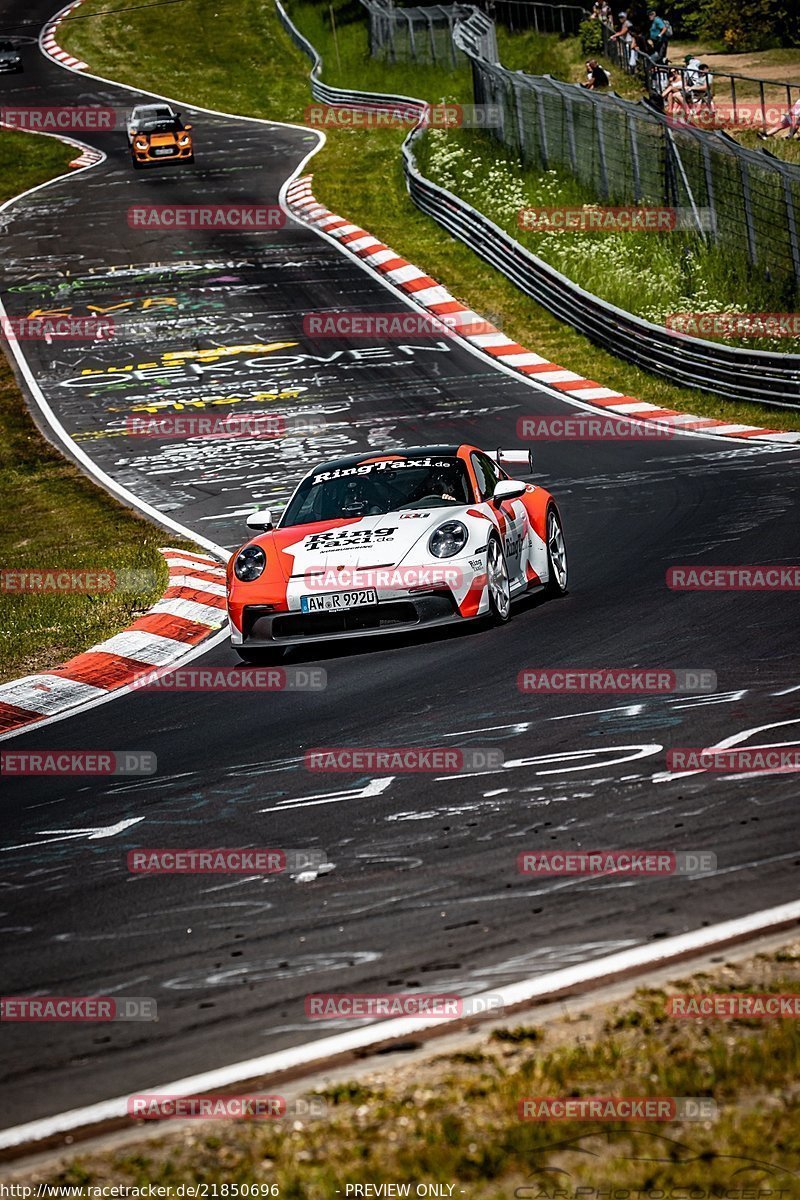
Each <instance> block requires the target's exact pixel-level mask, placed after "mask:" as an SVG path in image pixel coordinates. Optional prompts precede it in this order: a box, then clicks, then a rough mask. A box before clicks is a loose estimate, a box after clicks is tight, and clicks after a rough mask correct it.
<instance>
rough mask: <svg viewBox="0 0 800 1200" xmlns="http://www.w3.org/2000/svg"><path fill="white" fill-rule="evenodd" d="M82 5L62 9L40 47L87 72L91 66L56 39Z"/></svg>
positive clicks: (78, 1) (47, 28) (77, 1)
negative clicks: (68, 19) (63, 26)
mask: <svg viewBox="0 0 800 1200" xmlns="http://www.w3.org/2000/svg"><path fill="white" fill-rule="evenodd" d="M80 4H81V0H74V3H72V4H68V5H67V7H66V8H62V9H61V10H60V12H57V13H56V15H55V16H54V17H53V19H52V20H50V21H48V22H47V24H46V25H45V27H44V29H43V30H42V33H41V37H40V38H39V45H40V46H41V48H42V50H43V51H44V53H45V54H47V55H49V57H50V58H54V59H55V60H56V61H57V62H60V63H63V65H64V66H65V67H72V69H73V70H74V71H85V70H86V69H87V67H88V66H89V64H88V63H85V62H81V60H80V59H79V58H75V57H74V56H73V55H72V54H67V52H66V50H62V49H61V47H60V46H59V44H58V39H57V38H56V30H57V29H58V27H59V25H60V24H61V22H62V21H63V20H64V18H65V17H66V16H68V15H69V14H70V13H71V12H73V10H74V9H76V8H78V7H79V6H80ZM81 165H82V166H83V165H85V164H81Z"/></svg>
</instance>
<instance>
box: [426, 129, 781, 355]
mask: <svg viewBox="0 0 800 1200" xmlns="http://www.w3.org/2000/svg"><path fill="white" fill-rule="evenodd" d="M418 157H419V161H420V165H421V166H422V169H423V170H424V172H425V174H426V175H427V176H428V177H429V178H431V179H433V180H434V181H435V182H437V183H439V184H441V185H442V186H443V187H446V188H448V189H449V190H450V191H452V192H455V193H456V195H458V196H462V197H463V198H464V199H465V200H468V201H469V202H470V203H472V204H473V205H474V206H475V207H476V208H478V209H480V211H481V212H483V213H485V214H486V215H487V216H488V217H490V218H491V219H492V220H493V221H494V222H495V223H496V224H498V225H499V226H500V227H501V228H502V229H505V230H506V232H507V233H509V234H510V235H511V236H512V237H514V238H516V239H517V240H518V241H519V242H520V243H521V244H522V245H524V246H526V247H527V248H528V249H529V250H531V251H532V252H533V253H534V254H537V255H538V256H539V257H540V258H542V259H544V261H545V262H547V263H550V264H551V265H552V266H554V267H556V268H557V269H558V270H559V271H561V272H562V273H563V274H564V275H566V276H568V277H569V278H570V279H573V280H574V281H575V282H576V283H578V284H579V285H580V286H581V287H582V288H584V289H586V290H587V291H589V292H593V293H594V294H595V295H596V296H601V297H602V298H603V299H604V300H607V301H609V303H611V304H615V305H616V306H617V307H618V308H622V309H624V310H625V311H627V312H631V313H635V314H637V315H638V316H641V317H644V318H645V319H646V320H648V321H653V322H655V323H656V324H662V325H663V324H664V321H665V318H666V317H667V316H668V315H669V314H672V313H686V312H689V313H691V312H720V313H731V312H796V311H797V310H798V305H800V292H798V288H797V282H796V281H795V280H791V281H789V280H782V281H781V282H777V281H776V282H771V281H768V280H766V279H765V278H764V275H763V273H762V272H759V271H757V270H754V269H752V268H750V267H749V264H748V263H747V262H746V261H745V260H738V259H735V258H734V257H733V256H732V255H730V254H721V253H720V252H719V249H718V247H716V246H713V245H707V244H706V243H704V242H703V240H702V238H700V237H698V236H697V235H696V234H693V233H691V232H672V233H640V234H627V233H624V232H623V233H619V234H612V233H595V232H579V231H572V232H570V233H558V232H553V233H541V232H534V231H531V230H528V229H525V228H522V229H521V228H520V227H519V214H520V212H521V210H523V209H525V208H534V207H544V208H547V207H551V206H552V207H561V208H568V209H580V208H581V207H582V206H585V205H593V204H596V197H595V196H594V195H593V193H592V192H591V191H590V189H589V188H588V187H586V186H585V185H582V184H581V183H580V182H579V181H578V180H576V179H575V178H574V176H572V175H571V174H568V173H567V172H566V171H565V170H563V169H561V170H549V171H546V172H541V171H535V170H532V169H521V168H520V165H519V162H518V161H517V159H516V158H515V157H513V156H512V155H510V154H509V153H508V152H507V151H505V150H504V148H503V147H502V146H500V145H498V143H497V142H496V141H494V140H493V139H491V138H490V137H489V136H488V135H486V134H480V133H475V132H472V131H466V130H451V131H443V130H434V131H432V132H431V133H430V134H429V135H428V136H427V137H426V138H425V140H424V142H423V143H422V150H421V152H420V154H419V156H418ZM644 203H647V201H645V202H644ZM743 296H746V297H747V305H746V306H745V304H744V303H743V300H742V297H743ZM718 340H720V341H723V340H725V341H726V343H727V344H728V345H731V344H734V345H740V346H747V347H749V348H751V349H756V350H777V351H780V352H783V353H786V352H792V351H797V350H798V349H799V348H800V344H799V343H798V342H797V341H792V340H790V339H778V338H774V339H771V340H769V339H765V338H750V339H739V340H738V341H735V342H734V341H732V340H731V339H722V338H720V339H718Z"/></svg>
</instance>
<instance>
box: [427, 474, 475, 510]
mask: <svg viewBox="0 0 800 1200" xmlns="http://www.w3.org/2000/svg"><path fill="white" fill-rule="evenodd" d="M424 487H425V492H426V494H427V495H428V496H441V498H442V499H443V500H452V501H454V502H455V503H458V501H459V495H460V496H461V500H462V501H464V499H465V497H464V494H463V493H464V484H463V480H462V478H461V476H460V475H459V473H458V469H457V468H456V467H451V466H447V467H437V468H436V469H435V470H433V471H432V472H431V474H430V475H429V476H428V479H427V480H426V482H425V485H424Z"/></svg>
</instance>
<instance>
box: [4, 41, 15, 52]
mask: <svg viewBox="0 0 800 1200" xmlns="http://www.w3.org/2000/svg"><path fill="white" fill-rule="evenodd" d="M15 49H16V47H15V45H14V43H13V42H0V54H11V53H13V51H14V50H15Z"/></svg>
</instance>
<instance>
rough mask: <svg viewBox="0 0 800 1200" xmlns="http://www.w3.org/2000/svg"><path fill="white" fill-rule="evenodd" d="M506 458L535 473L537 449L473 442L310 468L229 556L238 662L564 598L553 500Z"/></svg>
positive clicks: (256, 517)
mask: <svg viewBox="0 0 800 1200" xmlns="http://www.w3.org/2000/svg"><path fill="white" fill-rule="evenodd" d="M503 462H506V463H518V464H521V463H526V464H528V465H529V469H532V461H531V455H530V451H528V450H496V451H494V452H492V453H487V452H484V451H483V450H479V449H478V448H477V447H476V446H469V445H460V446H422V447H416V448H413V449H404V450H397V451H392V452H384V453H375V452H372V453H367V454H353V455H350V456H349V457H348V458H340V459H336V460H334V461H331V462H325V463H322V464H321V465H320V466H318V467H315V468H314V469H313V470H312V471H310V472H309V474H308V475H306V477H305V479H303V480H302V482H301V483H300V484H299V486H298V487H297V489H296V491H295V492H294V495H293V496H292V498H291V500H290V501H289V503H288V505H287V506H286V509H285V510H284V512H283V514H282V516H281V517H280V520H279V521H278V523H277V526H275V527H274V528H273V523H272V514H271V513H270V512H269V510H266V509H265V510H263V511H261V512H255V513H251V515H250V516H249V517H248V518H247V525H248V527H249V528H250V529H253V530H256V529H258V530H261V531H262V532H261V533H260V534H259V536H257V537H255V538H253V540H252V541H250V542H248V543H247V544H246V545H244V546H243V547H242V548H241V549H240V550H239V551H237V553H236V554H234V555H232V557H231V559H230V562H229V563H228V577H227V593H228V615H229V617H230V625H231V641H232V644H233V646H234V647H235V649H236V650H237V652H238V653H239V655H240V657H242V658H244V659H254V660H257V659H258V658H259V657H260V655H259V651H260V650H263V649H264V648H267V647H273V648H274V647H277V646H285V645H297V644H299V643H306V642H309V641H313V640H319V641H327V640H329V639H333V638H344V637H355V636H363V635H365V634H377V633H397V632H401V631H403V630H410V629H417V628H419V627H420V626H429V625H442V624H445V623H448V622H459V621H471V620H474V619H476V618H478V617H488V618H492V619H494V620H495V621H497V622H503V621H507V620H508V618H509V616H510V612H511V604H512V602H513V601H514V600H517V599H518V598H520V597H522V596H525V595H530V594H531V593H532V592H536V591H546V592H549V593H550V594H552V595H560V594H562V593H563V592H565V591H566V588H567V555H566V547H565V543H564V533H563V529H562V524H561V517H560V515H559V511H558V508H557V506H556V503H555V501H554V499H553V497H552V496H551V495H550V493H549V492H547V491H545V489H544V488H541V487H538V486H537V485H535V484H533V483H526V482H525V481H524V480H518V479H511V478H510V477H509V476H508V475H507V473H506V472H505V470H504V469H503V467H502V465H501V464H502V463H503Z"/></svg>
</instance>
